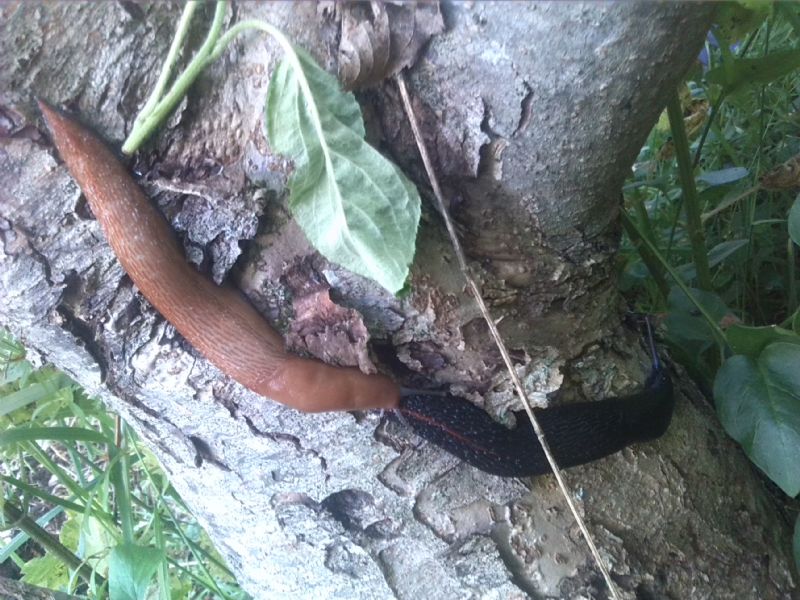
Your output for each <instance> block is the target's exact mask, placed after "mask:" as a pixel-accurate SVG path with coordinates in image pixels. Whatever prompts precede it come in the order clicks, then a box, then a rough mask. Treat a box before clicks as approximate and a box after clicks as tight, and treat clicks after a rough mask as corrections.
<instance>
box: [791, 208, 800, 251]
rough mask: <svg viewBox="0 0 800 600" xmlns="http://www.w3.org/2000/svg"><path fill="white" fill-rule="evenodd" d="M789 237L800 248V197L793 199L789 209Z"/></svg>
mask: <svg viewBox="0 0 800 600" xmlns="http://www.w3.org/2000/svg"><path fill="white" fill-rule="evenodd" d="M789 237H790V238H792V241H793V242H794V243H795V244H797V245H798V246H800V195H798V196H797V197H796V198H795V199H794V202H792V208H790V209H789Z"/></svg>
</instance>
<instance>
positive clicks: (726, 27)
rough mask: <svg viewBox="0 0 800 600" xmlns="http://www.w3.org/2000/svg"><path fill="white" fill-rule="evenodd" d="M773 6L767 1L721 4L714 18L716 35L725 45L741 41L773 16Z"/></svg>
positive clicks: (741, 1)
mask: <svg viewBox="0 0 800 600" xmlns="http://www.w3.org/2000/svg"><path fill="white" fill-rule="evenodd" d="M772 5H773V3H772V2H769V1H765V0H739V1H738V2H720V3H719V4H718V5H717V12H716V15H715V17H714V21H715V23H716V28H715V29H714V35H716V37H717V39H718V40H719V42H720V44H723V45H724V44H732V43H734V42H737V41H739V40H740V39H742V38H743V37H744V36H745V35H746V34H747V33H749V32H750V31H752V30H754V29H757V28H758V27H759V26H760V25H761V23H763V22H764V20H765V19H766V18H767V17H769V16H770V15H771V14H772Z"/></svg>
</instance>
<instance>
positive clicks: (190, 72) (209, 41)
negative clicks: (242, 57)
mask: <svg viewBox="0 0 800 600" xmlns="http://www.w3.org/2000/svg"><path fill="white" fill-rule="evenodd" d="M227 5H228V2H227V0H220V1H219V2H217V6H216V9H215V10H214V20H213V21H212V23H211V28H210V29H209V30H208V35H206V39H205V41H204V42H203V45H202V46H201V47H200V49H199V50H198V51H197V54H195V56H194V58H193V59H192V60H191V62H190V63H189V64H188V65H187V67H186V69H185V70H184V71H183V73H181V74H180V76H178V78H177V79H176V80H175V81H174V83H173V84H172V87H171V88H170V90H169V91H168V92H167V93H166V95H165V96H164V97H163V98H161V99H160V100H159V101H158V103H157V104H156V105H155V106H154V107H153V108H152V110H151V111H150V113H149V114H148V115H146V116H145V117H144V118H143V119H141V122H140V123H139V125H138V127H136V126H134V128H133V130H132V131H131V133H130V134H129V135H128V139H126V140H125V143H124V144H123V145H122V152H123V153H124V154H133V153H134V152H136V150H138V149H139V148H140V147H141V145H142V144H143V143H144V142H145V141H146V140H147V139H148V138H149V137H150V136H151V135H153V133H155V131H156V129H158V127H159V126H160V125H161V124H162V123H163V122H164V121H165V120H166V119H167V117H168V116H169V115H170V113H172V111H173V110H174V109H175V107H176V106H177V105H178V103H179V102H180V101H181V100H182V99H183V97H184V96H185V95H186V91H187V90H188V89H189V87H190V86H191V85H192V84H193V83H194V80H195V79H197V76H198V75H200V73H201V72H202V71H203V69H205V68H206V66H208V64H209V63H210V62H211V61H212V60H213V58H212V59H210V56H211V54H212V50H214V48H215V47H216V44H217V40H218V38H219V33H220V30H221V29H222V22H223V20H224V19H225V8H226V7H227ZM216 56H219V55H218V54H217V55H216ZM138 120H139V119H138V118H137V121H138Z"/></svg>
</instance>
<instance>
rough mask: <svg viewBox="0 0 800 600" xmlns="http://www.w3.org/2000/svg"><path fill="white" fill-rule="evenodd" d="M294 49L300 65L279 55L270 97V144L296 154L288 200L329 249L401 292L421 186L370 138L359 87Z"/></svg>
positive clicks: (315, 239)
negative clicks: (344, 84)
mask: <svg viewBox="0 0 800 600" xmlns="http://www.w3.org/2000/svg"><path fill="white" fill-rule="evenodd" d="M295 51H296V53H297V59H298V61H299V64H300V65H301V70H298V69H296V68H294V67H293V66H292V62H293V61H290V60H284V61H283V62H281V63H280V64H279V65H278V66H277V67H276V68H275V71H274V72H273V74H272V80H271V81H270V86H269V93H268V95H267V105H266V123H267V135H268V136H269V140H270V144H271V145H272V148H273V150H275V151H276V152H278V153H280V154H284V155H286V156H288V157H290V158H291V159H292V160H293V161H294V168H295V170H294V173H293V174H292V176H291V178H290V180H289V190H290V196H289V206H290V207H291V209H292V213H293V214H294V217H295V219H296V220H297V222H298V224H299V225H300V227H301V228H302V229H303V231H304V232H305V234H306V236H307V237H308V239H309V241H310V242H311V243H312V244H313V245H314V247H315V248H316V249H317V250H319V252H320V253H321V254H322V255H323V256H325V257H326V258H327V259H329V260H331V261H332V262H335V263H337V264H340V265H342V266H343V267H345V268H347V269H349V270H351V271H353V272H355V273H358V274H360V275H364V276H366V277H369V278H371V279H374V280H375V281H377V282H378V283H379V284H381V285H382V286H383V287H385V288H386V289H388V290H389V291H391V292H392V293H395V292H397V291H398V290H400V289H401V288H402V287H403V285H404V283H405V281H406V278H407V277H408V270H409V265H410V264H411V261H412V259H413V258H414V246H415V238H416V232H417V224H418V223H419V215H420V200H419V194H418V193H417V190H416V188H415V187H414V185H413V184H412V183H411V182H410V181H409V180H408V179H407V178H406V177H405V176H404V175H403V174H402V173H401V172H400V170H399V169H398V168H397V167H396V166H395V165H393V164H392V163H391V162H389V161H388V160H387V159H386V158H384V157H383V156H382V155H381V154H380V153H379V152H378V151H377V150H375V149H374V148H372V147H371V146H370V145H369V144H367V143H366V142H365V141H364V124H363V121H362V120H361V111H360V108H359V106H358V103H357V102H356V99H355V97H354V96H353V94H349V93H348V94H345V93H343V92H342V91H341V90H340V88H339V83H338V81H337V80H336V78H335V77H333V76H332V75H330V74H328V73H326V72H325V71H323V70H322V69H321V68H320V67H319V66H317V65H316V64H315V63H314V60H313V59H312V58H311V57H310V56H309V55H308V54H307V53H306V52H305V51H303V50H301V49H299V48H296V49H295Z"/></svg>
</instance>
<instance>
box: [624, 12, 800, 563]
mask: <svg viewBox="0 0 800 600" xmlns="http://www.w3.org/2000/svg"><path fill="white" fill-rule="evenodd" d="M720 10H721V12H720V14H719V17H718V23H719V26H718V27H716V28H715V29H713V30H712V31H713V33H714V35H715V36H716V38H715V39H712V38H709V42H708V43H707V45H706V52H707V56H708V59H709V60H708V67H709V68H708V70H707V71H706V72H705V73H702V72H701V71H700V70H695V71H694V72H692V73H690V75H689V77H688V79H687V82H686V85H685V86H684V87H683V90H682V94H681V95H680V96H679V95H678V94H675V95H674V96H673V97H671V98H670V99H669V100H668V102H667V111H666V118H665V119H662V121H660V122H659V124H658V125H657V126H656V127H655V128H654V130H653V131H652V132H651V134H650V136H649V138H648V142H647V145H646V146H645V147H644V148H643V150H642V152H641V153H640V157H639V160H638V161H637V164H636V166H635V169H634V176H633V178H632V180H631V181H629V182H628V183H627V185H626V186H625V196H626V198H625V201H626V207H627V211H628V212H626V213H625V214H623V222H624V225H625V231H626V234H627V240H626V242H625V250H624V252H623V257H624V259H623V260H624V267H623V277H622V282H623V287H624V289H625V290H626V291H627V292H628V293H629V294H630V295H631V296H633V298H634V301H635V302H637V303H638V304H639V305H641V306H643V307H645V310H649V311H652V312H658V311H660V312H664V313H665V330H666V339H667V342H668V344H669V345H670V347H671V349H672V354H673V356H674V357H675V358H676V359H677V360H679V361H680V362H681V363H683V364H684V365H685V366H686V367H687V368H688V369H689V371H690V372H691V373H692V374H693V375H694V376H695V378H696V379H697V380H698V381H699V382H700V383H701V385H703V386H704V387H705V388H706V389H707V390H712V391H713V397H714V403H715V406H716V409H717V414H718V416H719V418H720V421H721V423H722V425H723V427H724V428H725V430H726V431H727V432H728V434H729V435H730V436H731V437H733V438H734V439H735V440H737V441H738V442H739V443H740V444H741V445H742V448H743V449H744V451H745V452H746V453H747V455H748V457H750V459H751V460H752V461H753V462H754V463H755V464H756V465H757V466H758V467H759V468H760V469H761V470H762V471H763V472H764V473H765V474H766V475H767V477H769V478H770V479H771V480H772V481H773V482H774V483H776V484H777V485H778V486H779V487H780V488H781V489H782V490H783V491H784V492H785V493H786V494H787V495H788V496H791V497H795V496H797V495H798V494H800V377H799V376H798V375H797V373H798V368H797V367H798V365H800V326H799V325H800V313H798V298H797V286H796V275H797V260H796V252H797V249H796V246H797V245H800V200H797V199H794V195H795V193H796V191H797V189H800V176H798V169H797V167H798V164H799V163H798V159H797V156H798V155H799V154H800V143H799V142H798V140H797V136H796V97H797V90H798V89H800V76H798V73H797V69H798V67H800V49H798V46H800V43H798V42H800V14H798V7H797V5H793V4H789V3H780V4H775V5H772V4H769V3H760V4H759V5H758V6H756V7H752V8H748V7H747V6H743V5H740V4H735V3H728V4H725V5H721V9H720ZM698 116H699V118H697V117H698ZM667 123H668V124H667ZM673 156H674V158H675V161H673V160H672V158H673ZM667 275H668V276H669V277H667ZM693 285H696V286H697V287H698V288H700V289H695V288H693V287H691V286H693ZM797 527H798V528H800V522H798V525H797ZM797 535H798V534H797V533H795V554H796V559H797V560H798V563H800V549H799V548H798V543H797Z"/></svg>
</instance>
